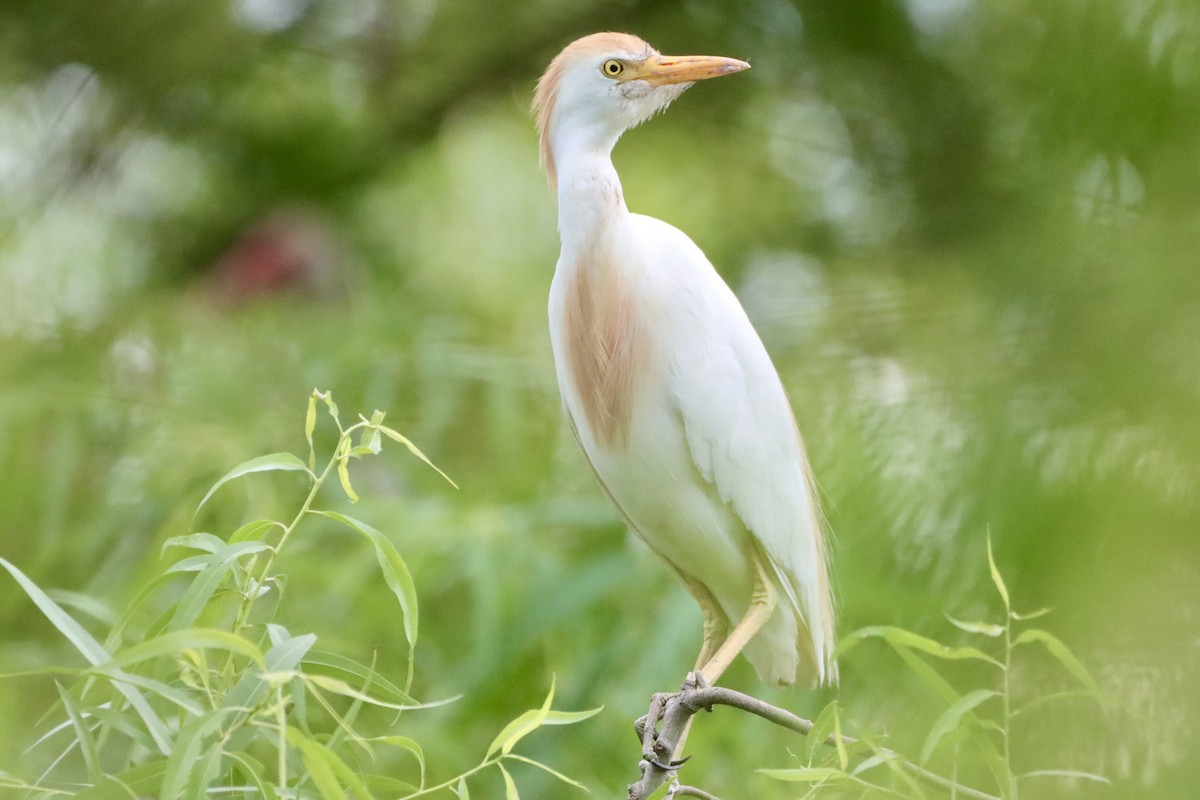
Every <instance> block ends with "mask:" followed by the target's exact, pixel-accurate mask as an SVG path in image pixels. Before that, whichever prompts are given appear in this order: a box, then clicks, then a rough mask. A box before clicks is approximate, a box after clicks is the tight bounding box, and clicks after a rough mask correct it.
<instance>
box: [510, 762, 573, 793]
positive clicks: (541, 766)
mask: <svg viewBox="0 0 1200 800" xmlns="http://www.w3.org/2000/svg"><path fill="white" fill-rule="evenodd" d="M505 758H511V759H513V760H514V761H520V762H521V763H523V764H529V765H531V766H534V767H537V768H538V769H540V770H544V771H545V772H549V773H550V774H551V775H553V776H554V777H556V778H558V779H559V780H560V781H562V782H563V783H568V784H570V785H571V786H577V787H579V788H580V789H583V790H584V791H585V792H586V791H587V790H588V788H587V787H586V786H584V785H583V784H582V783H580V782H579V781H577V780H575V779H574V778H570V777H568V776H566V775H563V774H562V773H561V772H559V771H558V770H556V769H553V768H551V767H548V766H546V765H545V764H543V763H542V762H540V761H534V760H533V759H532V758H526V757H525V756H523V755H520V754H519V753H509V754H508V755H507V756H505Z"/></svg>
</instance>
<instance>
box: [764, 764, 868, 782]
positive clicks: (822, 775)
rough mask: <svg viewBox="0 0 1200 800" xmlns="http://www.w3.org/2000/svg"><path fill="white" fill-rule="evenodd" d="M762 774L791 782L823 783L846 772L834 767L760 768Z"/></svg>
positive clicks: (842, 775) (844, 774) (844, 775)
mask: <svg viewBox="0 0 1200 800" xmlns="http://www.w3.org/2000/svg"><path fill="white" fill-rule="evenodd" d="M756 772H758V773H759V774H760V775H765V776H767V777H768V778H774V779H775V780H777V781H788V782H790V783H821V782H823V781H829V780H838V779H840V778H845V777H846V773H844V772H842V771H841V770H840V769H834V768H833V767H797V768H795V769H760V770H756Z"/></svg>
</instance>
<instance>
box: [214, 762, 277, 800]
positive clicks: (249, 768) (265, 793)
mask: <svg viewBox="0 0 1200 800" xmlns="http://www.w3.org/2000/svg"><path fill="white" fill-rule="evenodd" d="M225 755H226V756H228V757H229V759H230V760H231V761H233V763H234V764H236V765H237V771H238V772H239V773H240V774H241V775H242V776H243V777H244V778H245V779H246V780H248V781H250V782H251V783H252V784H253V786H254V793H253V796H254V797H259V798H263V800H267V799H268V798H272V797H275V790H274V789H273V788H271V789H268V788H267V787H268V785H269V784H268V782H267V779H266V777H265V775H266V773H265V771H264V770H263V765H262V764H261V763H259V762H258V761H257V760H256V759H254V758H252V757H250V756H248V755H246V754H245V753H241V752H238V751H236V750H231V751H230V752H228V753H226V754H225Z"/></svg>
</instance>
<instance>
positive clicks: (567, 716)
mask: <svg viewBox="0 0 1200 800" xmlns="http://www.w3.org/2000/svg"><path fill="white" fill-rule="evenodd" d="M603 710H604V706H597V707H596V708H589V709H588V710H587V711H554V710H550V711H547V712H546V716H545V717H543V718H542V724H543V725H574V724H575V723H576V722H583V721H584V720H585V719H591V718H592V717H594V716H596V715H597V714H599V713H600V712H601V711H603Z"/></svg>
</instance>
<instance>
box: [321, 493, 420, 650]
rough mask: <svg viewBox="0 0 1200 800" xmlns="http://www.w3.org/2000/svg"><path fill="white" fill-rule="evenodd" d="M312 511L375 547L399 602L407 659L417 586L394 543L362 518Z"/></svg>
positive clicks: (414, 628) (414, 641) (413, 639)
mask: <svg viewBox="0 0 1200 800" xmlns="http://www.w3.org/2000/svg"><path fill="white" fill-rule="evenodd" d="M313 513H314V514H320V515H321V516H325V517H329V518H330V519H333V520H337V521H338V522H340V523H342V524H343V525H345V526H347V527H349V528H352V529H354V530H356V531H358V532H359V533H361V534H362V535H363V536H365V537H367V539H368V540H369V541H370V542H371V544H372V545H373V546H374V547H375V558H376V560H377V561H378V562H379V569H380V570H381V571H382V572H383V580H384V582H385V583H387V585H388V588H389V589H391V590H392V594H394V595H395V596H396V600H397V602H399V603H400V611H401V612H402V613H403V616H404V637H405V638H406V639H407V640H408V649H409V654H410V660H411V654H412V650H413V648H415V647H416V646H417V628H418V626H417V622H418V615H417V586H416V584H415V583H414V582H413V578H412V573H411V572H409V571H408V565H407V564H406V563H404V559H403V558H401V557H400V553H399V551H397V550H396V546H395V545H394V544H392V542H391V540H390V539H388V538H387V537H386V536H384V535H383V534H382V533H380V532H379V531H378V530H377V529H375V528H373V527H371V526H370V525H368V524H367V523H365V522H363V521H362V520H358V519H355V518H354V517H348V516H346V515H345V514H339V513H337V512H336V511H314V512H313Z"/></svg>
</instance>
